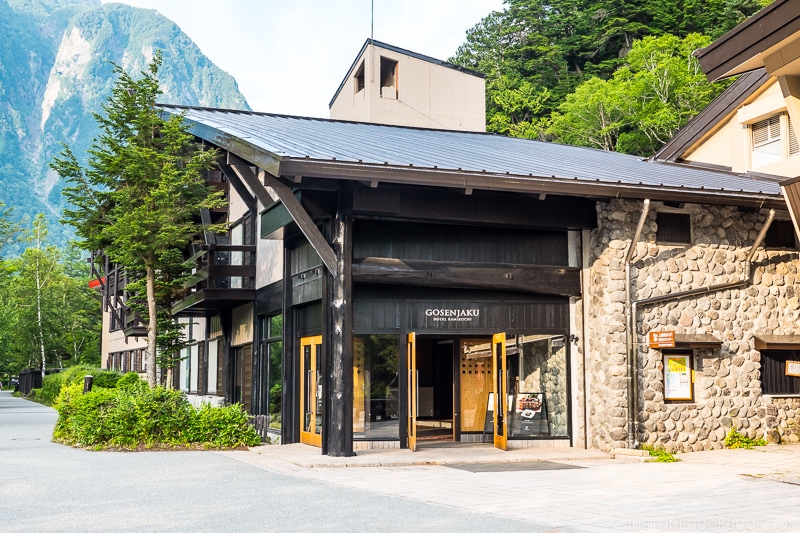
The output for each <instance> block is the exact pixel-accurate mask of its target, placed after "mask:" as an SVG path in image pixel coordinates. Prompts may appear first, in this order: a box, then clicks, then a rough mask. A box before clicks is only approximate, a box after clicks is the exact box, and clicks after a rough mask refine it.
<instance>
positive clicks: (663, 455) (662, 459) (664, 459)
mask: <svg viewBox="0 0 800 533" xmlns="http://www.w3.org/2000/svg"><path fill="white" fill-rule="evenodd" d="M642 449H643V450H645V451H646V452H648V453H649V454H650V457H655V458H656V460H655V462H656V463H677V462H678V461H680V459H678V458H677V457H675V456H674V455H673V454H671V453H669V452H668V451H667V450H664V449H663V448H654V447H653V446H650V445H649V444H645V445H644V446H642Z"/></svg>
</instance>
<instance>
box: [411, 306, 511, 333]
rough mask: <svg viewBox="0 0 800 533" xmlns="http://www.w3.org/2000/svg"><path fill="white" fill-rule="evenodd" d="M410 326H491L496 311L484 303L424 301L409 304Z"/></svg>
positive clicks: (421, 327)
mask: <svg viewBox="0 0 800 533" xmlns="http://www.w3.org/2000/svg"><path fill="white" fill-rule="evenodd" d="M409 310H410V311H411V318H412V320H411V322H412V323H411V324H410V326H411V328H413V329H414V331H419V330H425V329H450V330H453V329H485V328H488V327H493V325H495V324H496V323H497V320H498V311H497V309H496V308H493V307H492V306H488V305H487V304H486V303H476V302H454V301H426V302H415V303H414V304H412V305H411V306H410V309H409Z"/></svg>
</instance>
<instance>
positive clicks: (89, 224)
mask: <svg viewBox="0 0 800 533" xmlns="http://www.w3.org/2000/svg"><path fill="white" fill-rule="evenodd" d="M160 65H161V55H160V54H158V53H157V54H156V55H155V57H154V59H153V61H152V62H151V63H150V66H149V69H148V71H146V72H142V73H141V74H142V77H141V78H139V79H134V78H133V77H132V76H131V75H129V74H128V73H127V72H125V71H124V70H123V69H122V68H121V67H119V66H118V65H114V73H115V75H117V76H118V80H117V81H116V83H115V85H114V87H113V89H112V94H111V96H110V97H109V99H108V100H107V101H106V103H105V104H104V105H103V109H102V111H103V112H102V113H97V114H95V115H94V118H95V120H96V121H97V123H98V126H99V129H100V135H99V136H98V138H97V139H95V141H94V143H93V144H92V147H91V148H90V150H89V159H88V162H87V166H86V167H85V168H84V167H82V166H81V165H80V163H79V162H78V160H77V158H76V157H75V155H74V154H73V153H72V151H71V150H70V149H69V147H68V146H66V145H65V146H64V150H63V151H62V153H61V154H60V156H59V157H57V158H55V160H54V161H53V163H52V165H51V166H52V168H53V169H54V170H55V171H56V172H58V174H59V175H60V176H61V177H62V178H66V180H67V181H68V184H69V186H68V187H66V188H65V189H64V194H65V195H66V198H67V200H68V202H69V204H70V205H71V206H70V207H69V208H68V209H65V211H64V219H65V221H66V222H67V223H68V224H70V225H72V226H74V227H75V229H76V233H77V235H78V237H79V239H80V244H81V246H82V247H84V248H85V249H88V250H94V251H103V253H104V254H106V255H107V256H108V257H109V259H110V260H111V261H113V262H114V263H116V264H118V265H120V266H121V267H122V268H123V269H124V270H125V271H126V272H127V273H128V274H129V275H141V276H142V277H143V280H144V291H143V292H139V293H138V294H134V295H133V299H134V302H137V301H138V302H139V303H140V304H142V307H143V317H144V320H146V323H147V378H148V382H149V383H150V385H151V386H154V385H155V384H156V354H157V339H158V334H159V330H158V321H159V317H158V315H159V306H158V300H159V293H160V292H162V291H163V286H162V285H161V283H160V274H161V272H162V271H167V270H169V269H172V268H173V267H174V260H175V253H176V251H178V252H179V251H180V250H182V249H184V248H185V247H186V246H187V244H188V243H190V242H191V240H192V239H193V238H194V237H195V236H196V235H198V234H199V233H200V231H201V229H202V228H201V227H200V223H199V222H198V219H199V212H200V209H201V208H204V207H208V208H211V207H217V206H219V205H221V204H222V202H223V200H222V196H221V193H219V192H213V190H212V189H211V188H210V187H208V185H207V184H206V182H205V173H206V171H207V170H208V169H210V168H211V167H212V166H213V164H214V162H215V160H216V158H217V155H218V154H217V153H216V152H215V151H214V150H207V149H204V147H203V146H202V145H198V144H197V143H196V142H195V140H194V137H193V136H192V135H191V134H190V133H189V132H188V130H187V127H186V125H185V123H184V122H183V119H182V117H180V116H175V115H172V116H168V117H165V116H163V115H162V113H161V112H160V111H159V109H158V108H157V107H156V100H157V98H158V95H159V94H161V91H160V89H159V82H158V77H157V76H158V69H159V66H160ZM185 271H186V268H185V267H184V269H183V272H185ZM171 277H172V278H175V275H174V274H173V275H171ZM173 281H174V279H171V280H170V281H169V283H168V285H170V286H174V283H173ZM163 311H164V310H163V309H162V313H163Z"/></svg>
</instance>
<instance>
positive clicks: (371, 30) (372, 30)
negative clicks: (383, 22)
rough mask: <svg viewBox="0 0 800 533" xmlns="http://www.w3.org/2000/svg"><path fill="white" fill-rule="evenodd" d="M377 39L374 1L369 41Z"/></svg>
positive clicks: (373, 3)
mask: <svg viewBox="0 0 800 533" xmlns="http://www.w3.org/2000/svg"><path fill="white" fill-rule="evenodd" d="M374 39H375V0H372V18H371V19H370V23H369V40H370V41H372V40H374Z"/></svg>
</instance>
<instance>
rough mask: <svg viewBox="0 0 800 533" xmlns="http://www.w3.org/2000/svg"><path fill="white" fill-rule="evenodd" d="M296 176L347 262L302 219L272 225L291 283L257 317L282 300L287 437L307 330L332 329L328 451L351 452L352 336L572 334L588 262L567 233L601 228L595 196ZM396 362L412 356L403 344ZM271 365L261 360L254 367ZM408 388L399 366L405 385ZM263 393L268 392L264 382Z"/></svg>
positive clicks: (295, 430) (267, 297)
mask: <svg viewBox="0 0 800 533" xmlns="http://www.w3.org/2000/svg"><path fill="white" fill-rule="evenodd" d="M293 185H294V189H295V191H294V194H293V196H294V197H299V198H301V199H302V200H300V203H301V205H303V207H304V209H305V210H306V213H308V215H309V217H310V218H312V219H313V221H314V223H315V225H316V227H317V228H318V229H319V232H320V234H322V235H324V237H325V239H326V240H327V241H328V242H332V243H333V246H332V248H333V250H334V251H335V253H336V259H337V262H338V265H337V271H336V272H335V273H332V272H330V271H329V270H328V269H327V268H326V266H325V265H324V264H323V261H322V259H321V258H320V256H319V254H317V253H316V251H315V248H314V246H313V245H312V244H311V243H310V242H309V241H308V240H307V239H306V238H305V235H304V232H303V231H302V230H301V228H299V227H296V226H295V224H294V223H293V222H287V223H286V224H285V225H284V226H282V227H281V228H280V229H279V231H276V228H274V227H273V228H270V232H271V234H272V236H276V235H279V236H280V237H282V238H283V242H284V273H285V275H284V282H283V283H281V284H275V285H273V286H271V287H269V288H265V289H263V290H261V291H259V293H258V297H257V304H256V315H257V316H264V315H268V314H270V313H273V314H274V313H275V312H277V304H278V302H279V301H280V302H281V304H282V307H281V313H282V315H283V317H284V322H283V323H284V331H283V349H284V358H283V380H284V382H283V396H284V401H283V413H282V418H283V428H282V442H285V443H291V442H299V428H300V424H301V416H302V415H301V413H300V412H299V407H298V402H297V400H296V398H297V395H298V393H299V390H300V380H301V378H302V376H300V375H299V372H300V369H299V368H298V362H297V357H296V356H295V354H296V353H298V349H299V344H298V343H299V340H300V339H301V338H303V337H308V336H313V335H322V338H323V341H322V344H323V353H324V354H325V357H324V361H323V364H322V368H323V375H324V377H325V380H324V388H325V394H324V397H323V419H324V427H323V440H322V453H325V454H330V455H345V456H346V455H351V454H352V453H353V429H352V428H353V420H352V412H353V406H352V402H353V360H352V353H353V348H352V346H353V344H352V343H353V337H354V335H357V334H388V333H391V334H396V335H398V336H399V338H402V337H403V336H404V335H405V334H406V333H408V332H411V331H415V332H418V333H419V334H421V335H430V336H443V335H444V336H450V337H453V336H463V335H468V336H469V335H491V334H492V333H496V332H498V331H507V332H509V333H513V334H517V333H518V334H523V333H524V334H530V333H536V332H549V333H559V334H564V335H568V334H569V298H568V297H569V296H577V295H579V294H580V271H579V269H578V268H577V267H575V266H570V265H569V250H568V247H569V237H568V232H569V231H570V230H579V229H585V228H590V227H592V226H593V225H594V223H595V220H596V218H595V202H594V201H588V200H586V199H569V198H562V197H548V198H544V199H539V198H538V197H536V196H532V197H520V195H518V194H511V193H509V194H497V193H492V194H475V195H465V194H457V193H453V192H452V191H442V190H435V189H434V190H430V189H426V188H423V187H391V188H390V187H387V188H386V190H382V189H380V188H379V189H374V188H370V187H368V186H362V185H355V186H352V185H350V184H348V183H347V182H341V184H340V186H338V187H336V188H332V187H330V185H331V184H330V182H326V183H325V187H324V189H315V188H314V187H313V186H314V185H315V183H314V181H313V180H308V181H305V180H304V182H302V183H300V184H293ZM331 189H333V190H331ZM298 191H299V192H298ZM321 206H325V207H326V208H327V210H326V209H323V208H322V207H321ZM268 211H269V210H268ZM268 211H267V212H268ZM312 214H313V215H312ZM267 216H269V217H270V221H274V220H275V216H274V213H270V214H269V215H267ZM285 220H288V219H285ZM262 229H263V228H262ZM432 307H434V308H436V307H447V308H458V307H464V308H467V307H469V308H471V309H472V308H474V309H478V311H479V316H478V317H476V319H475V320H473V321H470V322H469V323H464V322H462V323H457V322H452V323H447V322H438V323H434V322H431V321H430V320H428V321H426V319H425V312H424V311H425V309H429V308H432ZM399 363H400V366H401V367H402V366H403V365H405V364H406V353H405V349H404V347H401V350H400V362H399ZM264 364H265V362H264V359H263V357H256V366H257V367H258V365H262V366H263V365H264ZM256 375H258V372H256ZM405 386H406V382H405V376H404V374H403V373H400V383H399V390H404V388H405ZM258 397H263V391H261V392H260V391H259V390H258V386H255V387H254V398H258ZM257 401H258V400H255V399H254V402H256V403H257ZM406 408H407V405H406V403H405V398H401V400H400V409H401V411H402V410H404V409H406ZM401 426H402V427H401V435H402V434H403V433H404V432H405V431H406V427H405V423H404V422H402V423H401ZM402 442H403V439H402V436H401V443H402Z"/></svg>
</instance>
